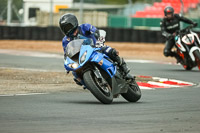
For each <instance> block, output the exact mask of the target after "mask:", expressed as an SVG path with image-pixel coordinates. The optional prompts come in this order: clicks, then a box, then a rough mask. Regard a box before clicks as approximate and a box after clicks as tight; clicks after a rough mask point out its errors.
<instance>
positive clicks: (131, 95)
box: [121, 80, 142, 102]
mask: <svg viewBox="0 0 200 133" xmlns="http://www.w3.org/2000/svg"><path fill="white" fill-rule="evenodd" d="M121 95H122V97H124V99H126V100H127V101H129V102H137V101H138V100H139V99H140V98H141V96H142V93H141V90H140V87H139V86H138V84H137V83H136V81H135V80H133V81H132V83H131V84H129V89H128V91H127V93H122V94H121Z"/></svg>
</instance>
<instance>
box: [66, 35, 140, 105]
mask: <svg viewBox="0 0 200 133" xmlns="http://www.w3.org/2000/svg"><path fill="white" fill-rule="evenodd" d="M64 66H65V69H66V70H67V71H68V72H70V71H72V72H73V75H74V76H75V82H76V83H77V84H79V85H83V86H84V88H87V89H88V90H89V91H90V92H91V93H92V94H93V95H94V96H95V97H96V98H97V99H98V100H99V101H100V102H102V103H104V104H110V103H112V101H113V98H117V97H118V96H119V95H120V94H121V95H122V96H123V97H124V98H125V99H126V100H127V101H129V102H137V101H138V100H139V99H140V98H141V90H140V88H139V86H138V85H137V83H136V81H135V78H131V79H126V78H125V77H124V76H123V72H122V71H121V70H120V68H119V67H118V66H117V65H116V64H115V63H114V62H113V61H112V60H111V59H110V58H109V57H108V56H107V55H105V54H103V53H102V52H101V48H96V47H95V45H94V43H93V40H92V39H90V38H84V39H77V40H73V41H71V42H70V43H69V44H68V45H67V47H66V59H65V62H64Z"/></svg>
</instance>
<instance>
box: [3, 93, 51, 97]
mask: <svg viewBox="0 0 200 133" xmlns="http://www.w3.org/2000/svg"><path fill="white" fill-rule="evenodd" d="M44 94H48V93H24V94H5V95H0V96H1V97H7V96H30V95H44Z"/></svg>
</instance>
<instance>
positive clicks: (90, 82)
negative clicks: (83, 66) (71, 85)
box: [83, 70, 113, 104]
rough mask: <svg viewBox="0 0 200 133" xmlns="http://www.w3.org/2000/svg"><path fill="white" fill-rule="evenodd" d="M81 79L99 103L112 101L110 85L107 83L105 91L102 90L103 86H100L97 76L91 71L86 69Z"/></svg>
mask: <svg viewBox="0 0 200 133" xmlns="http://www.w3.org/2000/svg"><path fill="white" fill-rule="evenodd" d="M83 80H84V83H85V85H86V87H87V88H88V89H89V90H90V92H91V93H92V94H93V95H94V96H95V97H96V98H97V99H98V100H99V101H100V102H101V103H104V104H110V103H112V101H113V95H112V92H111V89H110V88H109V87H110V86H109V85H108V86H109V87H108V88H107V90H106V91H104V90H103V88H101V86H100V85H99V84H98V83H97V78H96V77H95V75H94V73H93V72H92V71H90V70H89V71H86V72H85V73H84V75H83Z"/></svg>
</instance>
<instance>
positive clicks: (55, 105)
mask: <svg viewBox="0 0 200 133" xmlns="http://www.w3.org/2000/svg"><path fill="white" fill-rule="evenodd" d="M128 65H129V66H130V68H131V73H132V74H134V75H148V76H156V77H163V78H172V79H178V80H183V81H188V82H192V83H195V84H196V85H195V86H192V87H183V88H168V89H155V90H142V98H141V100H140V101H139V102H137V103H128V102H126V101H125V100H124V99H123V98H122V97H120V98H118V99H114V102H113V104H111V105H104V104H101V103H99V102H98V101H97V100H96V99H95V98H94V97H93V96H92V95H91V94H90V93H88V92H68V93H52V94H41V95H27V96H1V97H0V133H100V132H104V133H158V132H161V133H162V132H164V133H180V132H185V133H199V132H200V85H199V83H200V72H199V71H198V70H197V69H194V70H192V71H185V70H183V68H182V67H181V66H179V65H169V64H162V63H131V62H129V63H128ZM0 67H14V68H27V69H42V70H51V71H63V72H64V69H63V60H62V59H61V58H38V57H25V56H15V55H7V54H0Z"/></svg>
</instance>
